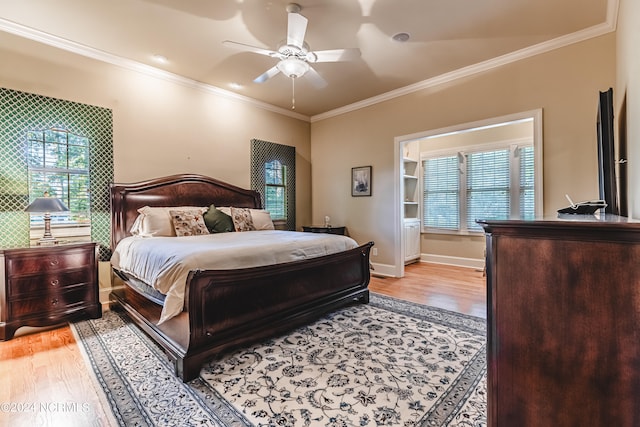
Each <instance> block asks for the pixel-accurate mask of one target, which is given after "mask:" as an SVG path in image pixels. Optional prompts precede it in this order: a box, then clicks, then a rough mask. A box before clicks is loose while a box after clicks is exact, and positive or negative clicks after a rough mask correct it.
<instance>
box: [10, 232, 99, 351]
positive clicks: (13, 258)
mask: <svg viewBox="0 0 640 427" xmlns="http://www.w3.org/2000/svg"><path fill="white" fill-rule="evenodd" d="M96 251H97V244H96V243H93V242H89V243H76V244H61V245H59V246H49V247H31V248H15V249H0V341H6V340H9V339H11V338H13V334H14V333H15V331H16V330H17V329H18V328H20V327H22V326H50V325H57V324H61V323H65V322H70V321H76V320H80V319H86V318H91V319H96V318H98V317H101V316H102V306H101V305H100V301H99V299H98V261H97V257H96Z"/></svg>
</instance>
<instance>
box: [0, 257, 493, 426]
mask: <svg viewBox="0 0 640 427" xmlns="http://www.w3.org/2000/svg"><path fill="white" fill-rule="evenodd" d="M369 289H370V290H371V291H372V292H377V293H380V294H384V295H389V296H392V297H395V298H399V299H404V300H408V301H413V302H417V303H420V304H426V305H431V306H435V307H440V308H445V309H448V310H452V311H457V312H461V313H465V314H470V315H474V316H478V317H485V318H486V290H485V278H484V277H483V275H482V272H481V271H477V270H473V269H467V268H460V267H450V266H442V265H436V264H429V263H416V264H412V265H408V266H407V268H406V270H405V277H404V278H402V279H395V278H380V277H372V278H371V283H370V284H369ZM17 335H18V336H16V337H15V338H14V339H12V340H10V341H6V342H0V426H11V427H21V426H25V427H36V426H56V427H57V426H60V427H75V426H78V427H87V426H108V425H110V420H111V418H110V415H108V414H110V412H109V408H108V406H104V407H103V402H102V397H101V396H102V394H101V392H99V391H98V389H97V388H95V384H94V380H93V378H92V374H91V373H90V372H89V370H88V369H87V367H86V364H85V362H84V360H83V356H82V354H81V353H80V350H79V348H78V346H77V343H76V341H75V339H74V337H73V334H72V332H71V329H70V328H69V326H64V327H59V328H55V329H50V330H46V331H38V332H32V333H27V334H25V333H21V331H19V333H18V334H17Z"/></svg>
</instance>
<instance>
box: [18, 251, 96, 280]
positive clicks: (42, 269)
mask: <svg viewBox="0 0 640 427" xmlns="http://www.w3.org/2000/svg"><path fill="white" fill-rule="evenodd" d="M94 258H95V255H94V252H93V251H87V250H85V249H74V250H66V251H64V252H60V251H58V252H54V251H51V252H50V253H39V254H37V255H18V256H8V257H7V260H6V263H7V273H8V276H9V277H12V276H17V275H23V274H33V273H38V274H42V273H47V272H51V271H60V270H64V269H67V268H77V267H83V266H86V265H93V264H94V261H93V259H94Z"/></svg>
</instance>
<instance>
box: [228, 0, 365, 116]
mask: <svg viewBox="0 0 640 427" xmlns="http://www.w3.org/2000/svg"><path fill="white" fill-rule="evenodd" d="M301 9H302V8H301V7H300V5H299V4H297V3H289V4H288V5H287V7H286V11H287V14H288V25H287V39H286V40H285V41H283V42H282V43H280V45H279V46H278V48H277V50H268V49H264V48H261V47H257V46H251V45H247V44H244V43H238V42H234V41H230V40H225V41H223V42H222V43H223V44H225V45H227V46H231V47H234V48H237V49H241V50H244V51H248V52H254V53H259V54H261V55H266V56H269V57H271V58H277V59H279V61H278V63H277V64H276V65H274V66H273V67H271V68H270V69H268V70H267V71H265V72H264V73H262V74H260V75H259V76H258V77H256V78H255V79H254V80H253V81H254V82H256V83H264V82H266V81H267V80H269V79H270V78H272V77H274V76H275V75H277V74H278V73H282V74H284V75H285V76H287V77H289V78H291V79H292V80H294V81H295V79H297V78H300V77H302V76H305V75H306V76H307V77H308V78H309V80H310V82H311V84H313V85H314V86H315V87H318V88H322V87H324V86H326V85H327V82H326V81H325V80H324V79H323V78H322V76H321V75H320V74H318V72H317V71H316V70H315V69H314V68H313V67H312V66H311V65H310V64H313V63H317V62H339V61H351V60H354V59H357V58H359V57H360V49H358V48H347V49H332V50H319V51H315V52H313V51H311V50H310V49H309V45H308V44H307V43H305V41H304V36H305V33H306V31H307V23H308V19H307V18H305V17H304V16H302V15H300V13H299V12H300V10H301ZM292 84H293V82H292ZM294 90H295V86H294ZM293 101H294V105H293V107H292V108H293V109H295V98H294V100H293Z"/></svg>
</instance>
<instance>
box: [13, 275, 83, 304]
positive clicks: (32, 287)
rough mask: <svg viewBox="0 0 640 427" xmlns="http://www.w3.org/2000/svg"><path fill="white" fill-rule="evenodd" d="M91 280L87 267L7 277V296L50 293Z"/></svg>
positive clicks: (18, 296) (15, 296)
mask: <svg viewBox="0 0 640 427" xmlns="http://www.w3.org/2000/svg"><path fill="white" fill-rule="evenodd" d="M92 280H93V271H92V270H91V269H87V268H81V269H75V270H66V271H58V272H55V271H54V272H50V273H47V274H39V275H35V274H34V275H24V276H17V277H9V283H8V285H9V288H8V290H9V294H8V298H9V299H10V300H13V299H16V298H20V297H23V296H25V295H38V294H39V295H42V294H47V293H48V294H52V293H56V292H57V290H58V289H64V288H67V287H70V286H73V285H77V284H80V283H86V282H91V281H92Z"/></svg>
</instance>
